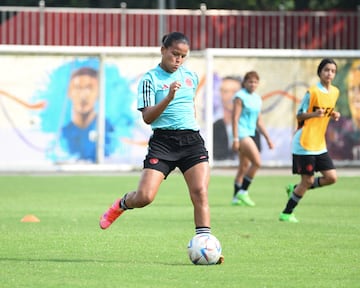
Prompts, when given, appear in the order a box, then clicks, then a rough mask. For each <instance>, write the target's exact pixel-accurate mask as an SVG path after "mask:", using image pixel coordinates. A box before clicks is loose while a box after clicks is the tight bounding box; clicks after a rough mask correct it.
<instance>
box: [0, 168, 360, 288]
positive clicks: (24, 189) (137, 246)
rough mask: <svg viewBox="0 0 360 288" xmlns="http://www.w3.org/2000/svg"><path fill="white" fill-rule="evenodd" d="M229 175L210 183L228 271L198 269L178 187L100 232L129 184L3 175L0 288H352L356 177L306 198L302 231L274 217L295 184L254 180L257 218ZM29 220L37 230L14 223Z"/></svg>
mask: <svg viewBox="0 0 360 288" xmlns="http://www.w3.org/2000/svg"><path fill="white" fill-rule="evenodd" d="M233 176H234V175H229V176H213V177H212V178H211V183H210V190H209V199H210V204H211V213H212V214H211V215H212V231H213V234H214V235H216V236H217V237H218V238H219V240H220V241H221V243H222V246H223V253H224V255H225V263H224V264H223V265H214V266H209V267H203V266H195V265H193V264H191V262H190V260H189V259H188V258H187V254H186V245H187V243H188V241H189V240H190V238H191V237H192V236H193V234H194V224H193V210H192V206H191V203H190V200H189V196H188V193H187V190H186V186H185V184H184V180H183V178H182V176H181V175H179V174H176V173H174V174H172V175H170V176H169V178H168V179H167V180H166V181H164V183H163V185H162V186H161V189H160V191H159V194H158V195H157V198H156V199H155V201H154V202H153V203H152V204H151V205H150V206H148V207H146V208H143V209H135V210H132V211H128V212H125V213H124V214H123V216H121V217H120V218H119V219H118V220H117V221H116V222H115V223H114V224H113V226H111V227H110V228H109V229H108V230H106V231H102V230H101V229H100V228H99V227H98V220H99V216H100V215H101V213H103V212H104V210H105V209H106V208H107V207H108V205H110V204H111V203H112V201H113V200H114V199H115V198H116V197H119V196H121V195H123V194H124V192H126V191H130V190H132V189H133V188H134V187H136V184H137V180H138V177H137V176H119V177H112V176H103V177H100V176H99V177H96V176H52V177H46V176H44V177H41V176H36V177H31V176H28V177H26V176H10V177H6V176H1V177H0V187H1V189H0V197H1V202H0V235H1V237H0V265H1V270H0V279H1V287H2V288H10V287H11V288H12V287H17V288H22V287H26V288H31V287H36V288H43V287H44V288H48V287H62V288H64V287H65V288H66V287H71V288H77V287H86V288H92V287H94V288H95V287H96V288H98V287H116V286H119V287H125V288H126V287H139V288H141V287H146V288H148V287H157V288H158V287H164V288H165V287H166V288H168V287H174V288H176V287H187V288H191V287H237V288H239V287H240V288H241V287H246V288H251V287H274V288H275V287H276V288H281V287H286V288H287V287H292V288H296V287H317V288H322V287H324V288H325V287H326V288H331V287H334V288H338V287H359V283H360V274H359V271H358V268H359V264H360V260H359V257H358V255H360V246H359V241H360V233H359V232H360V231H359V220H360V216H359V210H358V203H359V201H360V194H359V193H358V188H357V187H358V186H359V178H358V177H340V178H339V181H338V183H337V184H335V185H333V186H330V187H326V188H321V189H318V190H312V191H309V193H308V194H307V195H306V197H305V198H304V199H303V200H302V202H301V204H300V205H299V207H298V208H297V211H296V212H297V213H296V215H297V217H298V218H299V220H300V221H301V222H300V223H298V224H289V223H281V222H279V221H278V220H277V217H278V215H279V213H280V212H281V210H282V209H283V206H284V205H285V202H286V195H285V192H284V190H283V187H284V185H285V184H287V183H288V182H289V181H295V180H298V178H297V177H292V176H289V177H288V176H258V177H257V178H256V179H255V181H254V182H253V184H252V186H251V193H252V198H253V199H254V200H255V201H256V203H257V206H256V207H254V208H246V207H234V206H231V205H230V202H231V195H232V182H233ZM26 214H34V215H36V216H37V217H39V218H40V220H41V222H39V223H21V222H20V219H21V218H22V217H23V216H24V215H26Z"/></svg>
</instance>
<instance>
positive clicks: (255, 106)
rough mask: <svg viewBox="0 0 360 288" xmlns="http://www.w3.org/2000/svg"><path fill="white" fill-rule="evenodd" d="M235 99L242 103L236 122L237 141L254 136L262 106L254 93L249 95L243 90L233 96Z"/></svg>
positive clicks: (259, 98) (258, 96) (258, 97)
mask: <svg viewBox="0 0 360 288" xmlns="http://www.w3.org/2000/svg"><path fill="white" fill-rule="evenodd" d="M236 98H239V99H240V100H241V102H242V111H241V115H240V117H239V121H238V131H239V132H238V135H239V139H243V138H245V137H248V136H255V131H256V124H257V120H258V118H259V114H260V111H261V105H262V100H261V97H260V95H258V94H256V93H252V94H250V93H249V92H248V91H247V90H246V89H245V88H242V89H240V90H239V91H238V92H236V94H235V95H234V99H236Z"/></svg>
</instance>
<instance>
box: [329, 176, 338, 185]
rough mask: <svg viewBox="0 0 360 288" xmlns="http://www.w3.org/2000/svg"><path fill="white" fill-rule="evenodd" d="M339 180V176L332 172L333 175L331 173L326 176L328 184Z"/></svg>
mask: <svg viewBox="0 0 360 288" xmlns="http://www.w3.org/2000/svg"><path fill="white" fill-rule="evenodd" d="M336 181H337V176H336V174H332V175H329V176H327V177H326V183H327V184H328V185H331V184H335V183H336Z"/></svg>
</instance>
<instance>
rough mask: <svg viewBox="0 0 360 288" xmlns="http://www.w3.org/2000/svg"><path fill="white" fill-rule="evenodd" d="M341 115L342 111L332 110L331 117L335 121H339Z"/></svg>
mask: <svg viewBox="0 0 360 288" xmlns="http://www.w3.org/2000/svg"><path fill="white" fill-rule="evenodd" d="M340 116H341V114H340V112H337V111H333V112H331V118H332V119H334V120H335V121H339V119H340Z"/></svg>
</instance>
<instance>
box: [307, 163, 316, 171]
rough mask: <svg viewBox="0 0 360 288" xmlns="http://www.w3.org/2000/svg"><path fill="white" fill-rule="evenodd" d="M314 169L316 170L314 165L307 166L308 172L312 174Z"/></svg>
mask: <svg viewBox="0 0 360 288" xmlns="http://www.w3.org/2000/svg"><path fill="white" fill-rule="evenodd" d="M313 169H314V168H313V165H311V164H309V165H307V166H306V171H309V172H311V171H312V170H313Z"/></svg>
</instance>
